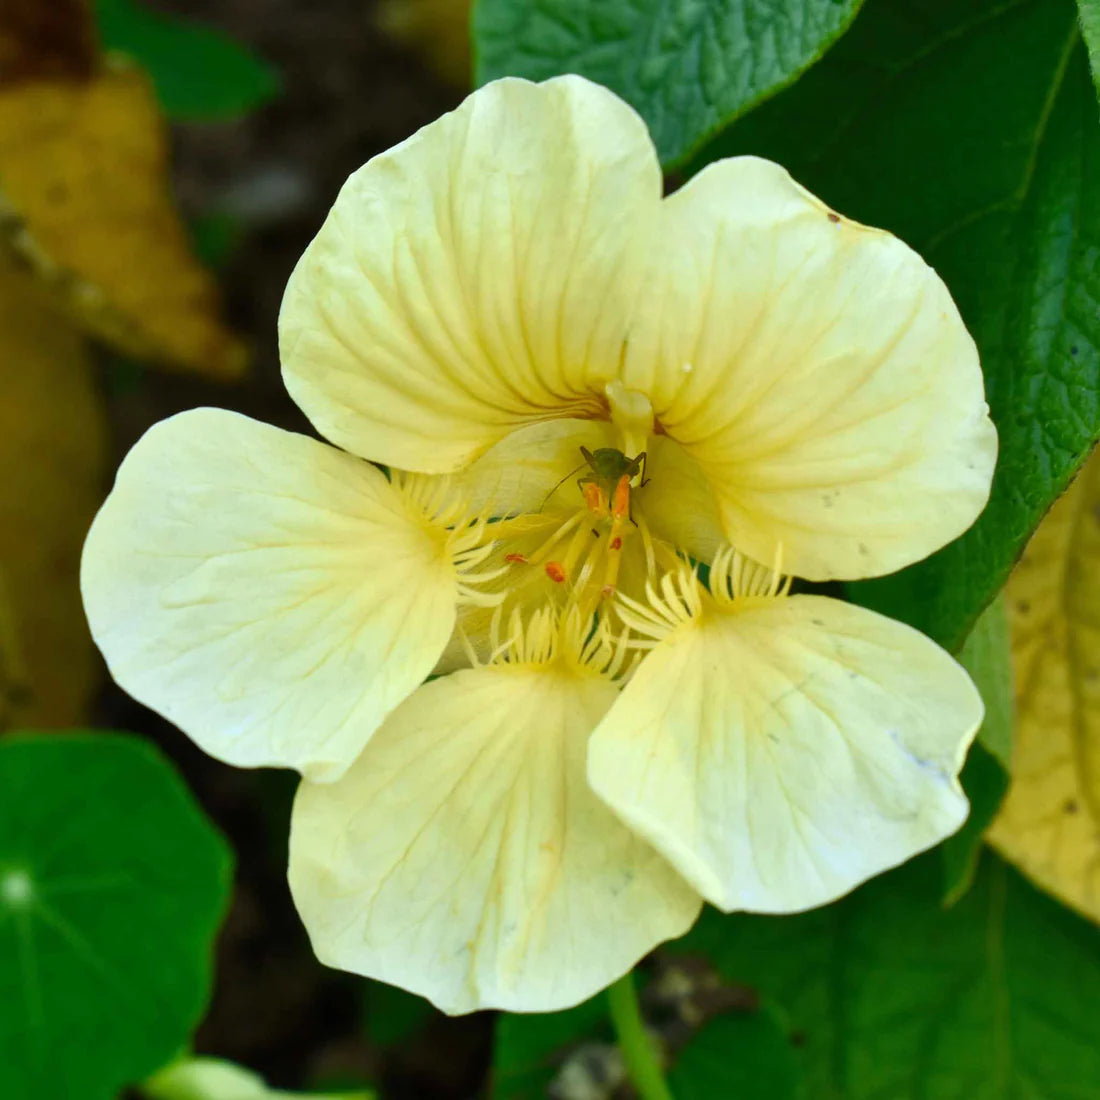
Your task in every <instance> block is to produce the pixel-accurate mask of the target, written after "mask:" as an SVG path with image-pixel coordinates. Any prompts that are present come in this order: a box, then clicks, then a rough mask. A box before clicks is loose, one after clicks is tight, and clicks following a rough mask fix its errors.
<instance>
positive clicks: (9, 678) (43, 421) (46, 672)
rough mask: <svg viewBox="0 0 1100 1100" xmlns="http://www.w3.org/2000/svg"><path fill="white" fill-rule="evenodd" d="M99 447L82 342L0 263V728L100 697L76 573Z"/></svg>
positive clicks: (76, 714)
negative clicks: (0, 582)
mask: <svg viewBox="0 0 1100 1100" xmlns="http://www.w3.org/2000/svg"><path fill="white" fill-rule="evenodd" d="M105 436H106V429H105V423H104V410H103V408H102V405H101V402H100V398H99V395H98V394H97V393H96V391H95V387H94V383H93V375H92V371H91V369H90V365H89V363H88V358H87V351H86V349H85V342H84V339H83V337H82V336H81V334H80V333H79V332H78V331H77V330H76V329H75V328H74V327H73V326H72V325H71V324H69V323H68V322H67V320H66V319H65V318H64V317H62V316H60V315H59V314H58V311H57V307H56V305H55V304H54V303H53V301H52V299H51V298H49V297H48V296H47V294H46V293H45V292H44V290H43V289H42V288H41V287H39V286H37V285H36V284H35V282H34V281H33V280H32V279H31V277H29V276H28V275H26V274H25V273H23V272H21V271H17V270H15V269H14V268H13V266H12V264H11V261H10V260H6V259H4V258H3V257H2V256H0V471H3V474H2V476H0V574H2V580H3V587H4V593H3V594H0V601H3V606H0V677H2V678H3V682H2V683H0V727H2V725H3V724H4V723H5V722H6V724H7V725H8V726H9V727H13V726H31V727H34V726H45V727H49V726H70V725H73V724H75V723H78V722H79V721H81V719H82V718H83V717H84V711H85V709H86V706H87V703H88V699H89V696H90V694H91V692H92V690H93V689H94V687H95V681H96V676H97V668H98V665H97V661H96V658H95V655H94V651H93V648H92V643H91V639H90V638H89V636H88V628H87V625H86V624H85V621H84V612H83V608H82V606H81V601H80V591H79V582H78V571H79V563H80V549H81V545H82V544H83V541H84V535H85V532H86V531H87V529H88V524H89V523H90V522H91V519H92V515H93V514H94V512H95V510H96V507H97V506H98V504H99V501H100V499H101V497H102V495H103V481H104V476H105V461H106V455H105V452H106V438H105ZM5 596H6V600H5ZM5 609H6V610H5Z"/></svg>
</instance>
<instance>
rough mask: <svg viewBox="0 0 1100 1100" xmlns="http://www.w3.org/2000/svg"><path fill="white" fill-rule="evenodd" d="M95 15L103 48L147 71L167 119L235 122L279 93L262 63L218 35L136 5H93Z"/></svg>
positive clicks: (124, 1) (103, 1)
mask: <svg viewBox="0 0 1100 1100" xmlns="http://www.w3.org/2000/svg"><path fill="white" fill-rule="evenodd" d="M95 11H96V21H97V23H98V25H99V33H100V37H101V38H102V40H103V45H104V48H105V49H108V50H118V51H120V52H121V53H125V54H129V55H130V56H131V57H132V58H134V60H135V61H137V62H138V63H139V64H140V65H141V66H143V67H144V68H145V69H147V70H148V72H149V75H150V76H151V77H152V80H153V84H154V85H155V87H156V90H157V96H158V98H159V99H160V102H161V106H162V107H163V108H164V113H165V114H166V115H167V116H168V117H169V118H172V119H177V120H180V121H192V122H210V121H217V120H221V119H229V118H235V117H237V116H238V115H242V114H245V113H247V112H248V111H251V110H253V109H255V108H256V107H259V106H261V105H262V104H264V103H266V102H267V101H268V100H269V99H271V97H272V96H273V95H275V93H276V92H277V91H278V89H279V81H278V78H277V77H276V75H275V72H274V70H273V69H272V68H271V67H270V66H269V65H268V64H267V63H266V62H264V61H261V60H260V59H259V58H258V57H256V56H255V55H254V54H252V53H249V51H248V50H247V49H245V48H244V46H241V45H240V44H239V43H237V42H234V41H233V39H231V38H229V37H228V36H227V35H224V34H222V33H221V32H220V31H216V30H214V29H212V28H210V27H203V26H200V25H198V24H195V23H190V22H188V21H187V20H183V19H177V18H174V17H172V16H168V15H162V14H161V13H160V12H156V11H152V10H150V9H148V8H146V7H144V6H143V5H142V4H140V3H138V2H137V0H95Z"/></svg>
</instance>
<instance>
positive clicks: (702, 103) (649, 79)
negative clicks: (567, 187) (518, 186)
mask: <svg viewBox="0 0 1100 1100" xmlns="http://www.w3.org/2000/svg"><path fill="white" fill-rule="evenodd" d="M861 3H862V0H479V2H478V5H477V8H476V9H475V16H474V47H475V51H476V55H477V62H476V71H477V82H478V83H479V84H483V83H485V82H486V81H488V80H493V79H495V78H496V77H500V76H525V77H528V78H530V79H532V80H545V79H546V78H547V77H551V76H557V75H558V74H559V73H580V74H581V75H582V76H587V77H588V78H589V79H591V80H595V81H596V82H597V83H599V84H604V85H606V86H607V87H608V88H611V89H612V91H614V92H617V93H618V94H619V95H620V96H622V97H623V99H625V100H626V101H627V102H628V103H631V104H632V105H633V106H634V107H635V108H636V109H637V110H638V112H639V113H640V114H641V115H642V117H643V118H645V120H646V122H647V123H648V124H649V129H650V132H651V133H652V135H653V140H654V143H655V144H656V146H657V150H658V152H659V153H660V155H661V160H662V162H663V163H665V164H675V163H677V162H679V161H681V160H682V159H683V158H684V157H685V156H687V155H688V154H689V153H690V152H691V151H692V150H693V149H696V148H698V147H699V145H700V144H701V143H702V142H703V141H705V140H706V139H707V138H708V137H710V136H711V135H712V134H714V133H715V132H716V131H718V130H720V129H721V128H722V127H723V126H725V125H726V124H727V123H729V122H730V121H731V120H733V119H734V118H736V117H737V116H738V115H741V114H744V112H745V111H747V110H749V108H750V107H752V106H753V105H754V104H756V103H759V102H760V101H761V100H763V99H766V98H767V97H768V96H770V95H772V94H773V93H774V92H776V91H777V90H778V89H780V88H782V87H784V86H785V85H787V84H789V83H791V81H792V80H794V79H795V78H796V77H797V76H798V75H799V73H801V72H803V71H804V70H805V69H806V68H807V67H808V66H809V65H812V64H813V63H814V61H816V60H817V59H818V58H819V57H820V56H821V55H822V54H823V53H824V52H825V50H826V49H828V47H829V46H830V45H831V44H832V42H833V41H834V40H835V39H836V38H837V37H839V36H840V35H841V34H842V33H843V32H844V30H845V28H847V26H848V24H849V23H850V22H851V21H852V18H853V17H854V15H855V13H856V11H857V10H858V8H859V6H860V4H861Z"/></svg>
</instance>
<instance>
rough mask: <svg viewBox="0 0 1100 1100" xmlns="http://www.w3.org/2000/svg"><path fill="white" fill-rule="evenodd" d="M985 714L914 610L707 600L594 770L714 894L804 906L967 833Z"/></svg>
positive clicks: (643, 687) (782, 908) (716, 900)
mask: <svg viewBox="0 0 1100 1100" xmlns="http://www.w3.org/2000/svg"><path fill="white" fill-rule="evenodd" d="M981 719H982V703H981V699H980V697H979V695H978V693H977V691H976V689H975V688H974V686H973V684H972V683H971V682H970V680H969V678H968V677H967V675H966V673H965V672H964V671H963V670H962V668H961V667H960V666H959V665H958V664H957V663H956V662H955V661H954V660H953V659H952V658H951V657H950V656H949V655H948V654H947V653H946V652H944V651H943V650H941V649H940V648H939V647H938V646H936V645H935V644H934V643H932V642H931V641H929V640H928V639H927V638H925V637H924V636H923V635H921V634H919V633H917V632H916V631H914V630H912V629H911V628H909V627H907V626H904V625H902V624H901V623H896V622H893V621H892V620H890V619H886V618H884V617H882V616H880V615H876V614H874V613H873V612H870V611H867V610H865V609H863V608H859V607H855V606H853V605H851V604H846V603H841V602H840V601H837V600H831V599H827V598H825V597H821V596H793V597H789V598H777V599H768V598H752V599H746V600H744V601H743V602H740V603H737V602H735V603H734V604H733V605H732V606H731V607H725V608H723V607H721V606H717V605H716V604H714V603H713V602H712V601H710V599H709V598H706V600H705V602H704V605H703V610H702V611H701V613H700V614H698V615H697V616H696V617H695V618H693V619H690V620H689V621H687V622H685V623H683V624H682V625H680V626H679V627H677V628H676V629H675V630H674V631H673V632H672V633H671V634H669V635H668V636H667V637H666V638H665V639H664V640H663V641H661V642H660V643H659V644H658V646H657V647H656V648H655V649H654V650H653V651H652V653H650V654H649V656H647V657H646V659H645V661H644V662H643V663H642V665H641V666H640V667H639V669H638V672H637V673H636V675H635V677H634V679H633V680H632V681H631V682H630V683H629V685H628V686H627V687H626V688H625V690H624V691H623V693H622V695H621V697H620V699H619V701H618V702H617V703H616V704H615V706H614V707H613V709H612V710H611V711H610V713H609V714H608V715H607V717H606V718H605V719H604V721H603V722H602V723H601V724H600V726H599V727H598V728H597V730H596V732H595V733H594V734H593V736H592V739H591V743H590V749H589V762H588V776H589V781H590V782H591V784H592V786H593V789H594V790H595V791H596V793H597V794H598V795H600V797H601V798H603V799H604V800H605V801H606V802H607V803H608V804H609V805H610V806H611V807H612V809H614V810H615V812H616V813H617V814H618V815H619V816H620V817H621V818H622V819H623V820H624V821H625V822H626V823H627V824H629V825H630V826H631V827H632V828H633V829H635V830H636V831H637V832H639V833H641V834H642V835H643V836H645V837H646V838H648V839H649V840H650V841H651V842H652V843H653V844H654V846H655V847H656V848H657V849H658V850H659V851H661V852H662V853H664V855H665V856H666V857H667V858H668V859H669V860H670V861H671V862H672V863H673V864H674V865H675V866H676V867H677V868H679V870H680V871H681V872H682V873H683V875H684V876H685V878H687V879H688V881H689V882H691V883H692V884H693V885H694V886H695V887H696V888H697V889H698V890H699V892H700V893H702V894H703V896H704V897H705V898H706V899H707V900H708V901H710V902H712V903H713V904H714V905H717V906H718V907H720V908H722V909H724V910H727V911H732V910H741V909H745V910H750V911H754V912H763V913H785V912H796V911H799V910H803V909H808V908H811V907H813V906H816V905H821V904H824V903H825V902H828V901H832V900H833V899H835V898H837V897H840V896H841V895H843V894H845V893H847V892H848V891H849V890H851V889H852V888H853V887H855V886H857V885H858V884H859V883H861V882H863V881H864V880H865V879H867V878H870V877H871V876H872V875H875V874H878V873H879V872H881V871H884V870H886V869H888V868H890V867H893V866H895V865H897V864H899V863H901V862H903V861H905V860H907V859H909V858H910V857H911V856H913V855H915V854H917V853H918V852H921V851H923V850H924V849H926V848H929V847H931V846H932V845H934V844H936V843H938V842H939V841H941V840H942V839H943V838H944V837H946V836H949V835H950V834H951V833H953V832H954V831H955V830H956V829H958V828H959V826H960V825H961V824H962V822H963V821H964V820H965V818H966V815H967V809H968V807H967V802H966V798H965V796H964V795H963V793H962V790H961V788H960V786H959V783H958V779H957V776H958V772H959V769H960V768H961V766H962V763H963V760H964V758H965V755H966V751H967V748H968V747H969V745H970V742H971V740H972V739H973V737H974V734H975V733H976V731H977V729H978V726H979V725H980V724H981Z"/></svg>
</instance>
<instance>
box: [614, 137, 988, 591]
mask: <svg viewBox="0 0 1100 1100" xmlns="http://www.w3.org/2000/svg"><path fill="white" fill-rule="evenodd" d="M654 248H655V259H654V261H653V264H654V272H655V274H654V276H653V277H652V279H651V281H650V283H649V284H648V286H647V289H646V290H645V292H644V293H643V294H642V297H641V303H642V304H641V308H640V312H639V319H638V322H637V324H636V325H635V327H634V328H633V329H632V331H631V336H630V343H629V352H628V356H627V360H626V364H625V366H624V382H625V384H626V385H627V386H629V387H632V388H635V389H638V390H641V391H642V392H644V393H647V394H648V395H649V397H650V400H651V401H652V403H653V407H654V410H655V412H656V414H657V417H658V421H659V422H660V424H661V426H662V427H663V429H664V430H665V431H667V432H668V434H669V435H670V436H672V437H673V438H674V439H676V440H677V441H679V442H680V443H682V444H683V445H684V446H685V447H687V448H688V450H689V451H690V452H691V453H692V455H693V456H694V457H695V459H696V460H697V461H698V462H699V464H700V465H701V466H702V468H703V470H704V472H705V473H706V474H707V476H708V477H709V479H710V481H711V484H712V486H713V488H714V491H715V494H716V495H717V497H718V499H719V504H720V509H721V511H722V515H723V519H724V522H725V528H726V534H727V536H728V538H729V539H730V541H731V542H733V543H734V544H735V545H736V546H738V547H739V548H740V549H741V550H742V551H743V552H745V553H746V554H748V555H750V556H751V557H753V558H755V559H757V560H758V561H763V562H769V561H771V560H772V558H773V555H774V553H775V549H776V544H777V543H782V545H783V552H784V567H785V568H786V570H787V571H788V572H791V573H794V574H795V575H797V576H801V577H807V578H810V579H812V580H828V579H833V578H841V579H855V578H858V577H867V576H875V575H879V574H883V573H889V572H891V571H893V570H895V569H899V568H901V567H902V566H905V565H908V564H910V563H911V562H914V561H917V560H919V559H921V558H923V557H925V556H926V555H927V554H929V553H931V552H932V551H933V550H936V549H937V548H939V547H940V546H942V545H944V544H945V543H946V542H949V541H950V540H951V539H953V538H954V537H956V536H957V535H959V534H961V533H962V532H963V531H964V530H966V528H967V527H969V526H970V524H971V523H972V522H973V521H974V519H975V518H976V516H977V515H978V513H979V512H980V511H981V510H982V508H983V507H984V505H985V502H986V499H987V497H988V494H989V484H990V479H991V477H992V471H993V465H994V461H995V458H996V433H995V430H994V428H993V425H992V422H991V421H990V420H989V418H988V414H987V409H986V406H985V400H984V394H983V385H982V374H981V370H980V368H979V365H978V356H977V351H976V349H975V347H974V342H973V340H971V338H970V336H969V334H968V333H967V331H966V329H965V327H964V325H963V322H962V320H961V318H960V317H959V314H958V310H957V309H956V308H955V305H954V303H953V302H952V300H951V297H950V294H949V293H948V291H947V288H946V287H945V286H944V285H943V283H942V282H941V280H940V279H939V277H938V276H937V275H936V273H935V272H934V271H933V270H932V269H931V268H930V267H928V266H927V265H926V264H925V263H924V261H923V260H922V259H921V258H920V257H919V256H917V255H916V253H914V252H913V251H912V250H911V249H909V248H908V247H907V246H906V245H905V244H903V243H902V242H901V241H899V240H898V239H897V238H895V237H893V236H891V235H890V234H888V233H884V232H881V231H879V230H875V229H868V228H866V227H865V226H861V225H857V224H855V223H854V222H851V221H848V220H847V219H844V218H841V217H840V216H839V215H837V214H834V213H833V212H832V211H830V210H829V209H828V208H827V207H826V206H825V205H823V204H822V203H821V202H819V201H818V200H817V199H815V198H814V197H813V196H812V195H810V194H809V193H808V192H807V191H805V190H804V189H803V188H801V187H799V186H798V184H796V183H795V182H794V181H793V180H792V179H791V178H790V177H789V176H788V175H787V173H786V172H785V171H784V170H783V169H782V168H780V167H778V166H777V165H774V164H771V163H769V162H768V161H764V160H759V159H757V158H755V157H738V158H735V159H732V160H725V161H720V162H717V163H715V164H712V165H711V166H709V167H708V168H706V169H705V170H704V171H703V172H701V173H700V174H699V175H698V176H696V177H695V178H694V179H693V180H692V181H691V182H690V183H689V184H688V185H687V186H686V187H684V188H683V189H682V190H680V191H679V192H677V193H676V194H674V195H672V196H671V197H670V198H669V199H667V200H666V202H665V204H664V223H663V229H662V231H661V233H660V234H659V235H658V239H657V242H656V244H655V246H654Z"/></svg>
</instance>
